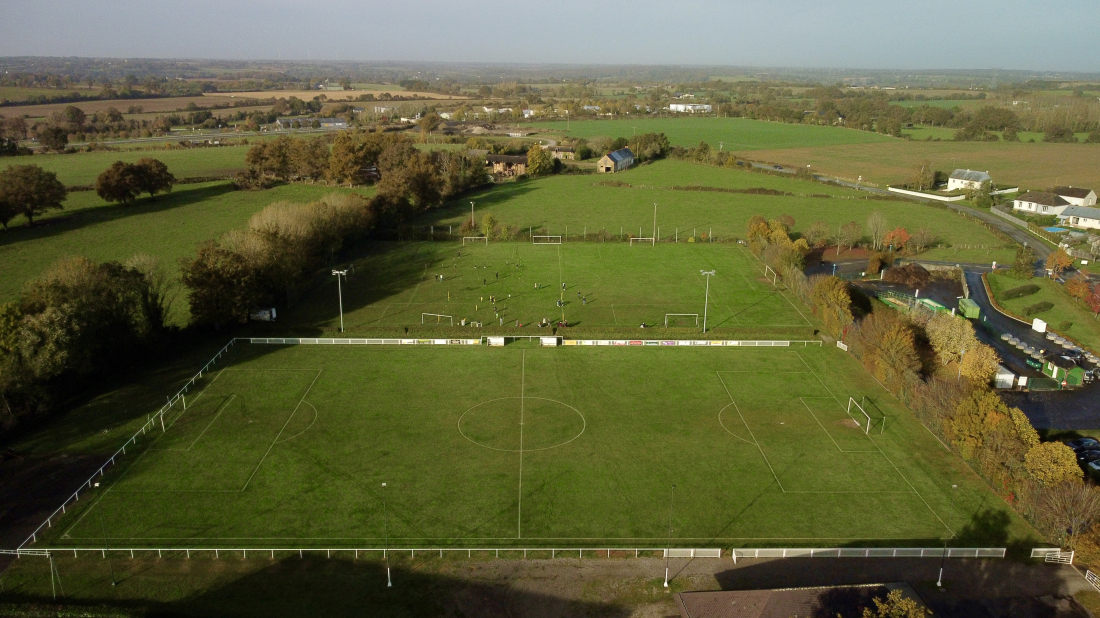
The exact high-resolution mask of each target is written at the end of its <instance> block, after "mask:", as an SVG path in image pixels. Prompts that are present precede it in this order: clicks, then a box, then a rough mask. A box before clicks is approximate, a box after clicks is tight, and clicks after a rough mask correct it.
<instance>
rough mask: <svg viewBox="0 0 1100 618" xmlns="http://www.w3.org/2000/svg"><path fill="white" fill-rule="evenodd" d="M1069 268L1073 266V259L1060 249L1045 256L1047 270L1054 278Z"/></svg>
mask: <svg viewBox="0 0 1100 618" xmlns="http://www.w3.org/2000/svg"><path fill="white" fill-rule="evenodd" d="M1070 266H1073V258H1072V257H1070V255H1069V254H1068V253H1066V252H1065V250H1064V249H1062V248H1061V247H1059V248H1058V249H1055V250H1054V251H1051V252H1050V255H1048V256H1047V270H1049V271H1050V273H1051V274H1052V275H1054V276H1055V277H1057V276H1058V275H1060V274H1062V271H1064V270H1065V269H1067V268H1069V267H1070Z"/></svg>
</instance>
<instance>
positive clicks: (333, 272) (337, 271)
mask: <svg viewBox="0 0 1100 618" xmlns="http://www.w3.org/2000/svg"><path fill="white" fill-rule="evenodd" d="M332 274H334V275H346V274H348V271H346V270H334V271H332Z"/></svg>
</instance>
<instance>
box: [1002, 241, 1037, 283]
mask: <svg viewBox="0 0 1100 618" xmlns="http://www.w3.org/2000/svg"><path fill="white" fill-rule="evenodd" d="M1036 259H1037V258H1036V257H1035V251H1034V250H1032V248H1031V247H1023V246H1020V247H1016V259H1015V260H1013V262H1012V268H1011V269H1009V271H1008V274H1009V275H1011V276H1013V277H1015V278H1016V279H1031V278H1032V277H1034V276H1035V261H1036Z"/></svg>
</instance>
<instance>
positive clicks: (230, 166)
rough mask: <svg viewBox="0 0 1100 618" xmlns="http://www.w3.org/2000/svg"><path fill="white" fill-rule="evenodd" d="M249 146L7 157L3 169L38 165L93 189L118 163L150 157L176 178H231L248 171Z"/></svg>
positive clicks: (64, 180)
mask: <svg viewBox="0 0 1100 618" xmlns="http://www.w3.org/2000/svg"><path fill="white" fill-rule="evenodd" d="M248 148H249V147H248V146H222V147H218V148H191V149H187V150H122V151H119V152H80V153H75V154H48V155H29V156H23V157H6V158H5V159H4V160H3V161H0V165H2V166H4V167H7V166H9V165H37V166H39V167H41V168H43V169H45V170H46V171H49V172H54V173H56V174H57V178H58V180H60V181H61V182H62V183H64V184H65V185H66V186H74V185H76V186H80V185H91V184H93V183H94V182H95V179H96V176H99V174H100V173H102V172H103V170H105V169H107V168H108V167H110V166H111V164H112V163H114V162H115V161H126V162H127V163H133V162H134V161H137V160H138V159H144V158H146V157H148V158H152V159H159V160H160V161H162V162H163V163H164V164H165V165H167V166H168V171H170V172H172V173H173V174H175V176H176V178H193V177H200V176H215V175H223V174H225V175H228V174H231V173H234V172H237V171H240V170H241V169H243V168H244V155H245V153H246V152H248Z"/></svg>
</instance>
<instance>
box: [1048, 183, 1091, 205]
mask: <svg viewBox="0 0 1100 618" xmlns="http://www.w3.org/2000/svg"><path fill="white" fill-rule="evenodd" d="M1051 192H1052V193H1054V194H1055V195H1057V196H1059V197H1061V198H1062V199H1064V200H1065V201H1067V202H1069V203H1070V205H1071V206H1096V192H1095V191H1093V190H1092V189H1086V188H1084V187H1054V188H1053V189H1051Z"/></svg>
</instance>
